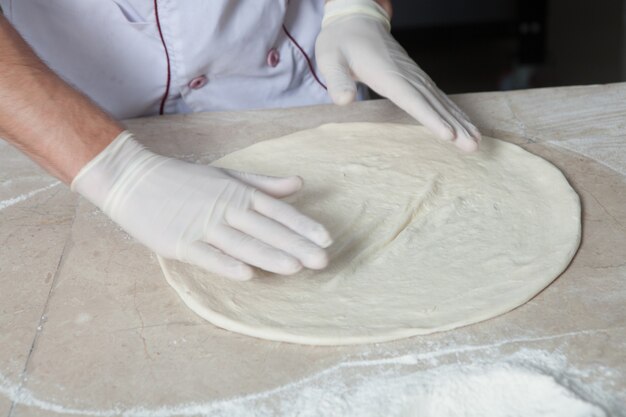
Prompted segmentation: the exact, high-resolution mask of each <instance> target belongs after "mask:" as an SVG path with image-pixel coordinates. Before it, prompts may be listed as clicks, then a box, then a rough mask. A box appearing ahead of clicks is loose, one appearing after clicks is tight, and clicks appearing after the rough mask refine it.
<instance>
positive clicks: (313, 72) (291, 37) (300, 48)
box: [155, 0, 327, 90]
mask: <svg viewBox="0 0 626 417" xmlns="http://www.w3.org/2000/svg"><path fill="white" fill-rule="evenodd" d="M155 1H156V0H155ZM283 31H284V32H285V35H287V37H288V38H289V40H290V41H291V42H293V44H294V45H296V48H298V49H299V50H300V52H301V53H302V55H303V56H304V59H306V63H307V64H308V65H309V71H311V74H313V77H314V78H315V81H317V83H318V84H319V85H321V86H322V88H323V89H324V90H327V88H326V85H324V83H323V82H322V81H320V79H319V77H318V76H317V74H316V73H315V68H313V63H312V62H311V58H309V56H308V55H307V53H306V52H304V49H302V47H301V46H300V44H298V42H297V41H296V40H295V39H294V38H293V36H291V33H289V31H288V30H287V28H286V27H285V25H283Z"/></svg>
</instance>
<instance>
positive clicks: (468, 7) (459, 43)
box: [392, 0, 626, 93]
mask: <svg viewBox="0 0 626 417" xmlns="http://www.w3.org/2000/svg"><path fill="white" fill-rule="evenodd" d="M393 5H394V17H393V20H392V26H393V34H394V36H395V37H396V38H397V39H398V41H399V42H400V43H401V44H402V45H403V46H404V47H405V48H406V49H407V51H408V52H409V54H410V55H411V56H412V57H413V59H415V61H416V62H417V63H418V64H419V65H420V66H421V67H422V68H423V69H424V70H425V71H426V72H427V73H428V74H429V75H430V76H431V77H432V78H433V79H434V80H435V82H436V83H437V84H438V85H439V86H440V87H441V88H442V89H443V90H444V91H446V92H447V93H464V92H475V91H492V90H510V89H519V88H532V87H548V86H560V85H574V84H596V83H610V82H618V81H626V0H393Z"/></svg>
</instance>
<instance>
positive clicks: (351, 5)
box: [322, 0, 391, 30]
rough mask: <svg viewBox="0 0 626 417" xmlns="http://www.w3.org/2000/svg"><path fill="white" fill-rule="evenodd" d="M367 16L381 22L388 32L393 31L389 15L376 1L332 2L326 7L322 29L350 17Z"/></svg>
mask: <svg viewBox="0 0 626 417" xmlns="http://www.w3.org/2000/svg"><path fill="white" fill-rule="evenodd" d="M354 15H365V16H369V17H371V18H374V19H377V20H380V21H381V22H382V23H383V24H384V25H385V26H386V27H387V30H391V23H390V19H389V15H388V14H387V12H386V11H385V9H384V8H383V7H382V6H381V5H380V4H378V3H376V2H375V1H374V0H332V1H329V2H327V3H326V5H325V6H324V19H323V20H322V28H323V27H325V26H327V25H329V24H330V23H333V22H334V21H336V20H338V19H340V18H343V17H348V16H354Z"/></svg>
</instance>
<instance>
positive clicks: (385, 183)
mask: <svg viewBox="0 0 626 417" xmlns="http://www.w3.org/2000/svg"><path fill="white" fill-rule="evenodd" d="M215 165H217V166H221V167H228V168H233V169H238V170H242V171H249V172H257V173H263V174H269V175H292V174H298V175H300V176H301V177H302V178H304V181H305V187H304V189H303V190H302V191H300V192H299V193H298V194H297V195H296V196H294V197H293V198H292V199H291V200H289V202H290V203H292V204H294V205H295V206H296V207H298V208H299V209H300V210H301V211H302V212H304V213H306V214H307V215H309V216H311V217H313V218H315V219H317V220H319V221H321V222H322V223H323V224H325V225H326V226H327V228H328V230H329V231H330V232H331V234H332V236H333V238H334V242H335V243H334V244H333V246H331V247H330V249H329V253H330V257H331V262H330V265H329V267H328V268H327V269H325V270H323V271H317V272H316V271H311V270H305V271H302V272H300V273H299V274H297V275H294V276H289V277H283V276H278V275H273V274H269V273H263V272H260V271H259V273H258V274H257V277H256V278H254V279H253V280H251V281H247V282H236V281H231V280H228V279H225V278H222V277H219V276H216V275H213V274H210V273H207V272H204V271H202V270H200V269H199V268H196V267H193V266H191V265H187V264H184V263H181V262H177V261H172V260H166V259H159V261H160V263H161V266H162V268H163V271H164V273H165V276H166V278H167V281H168V282H169V283H170V285H171V286H172V287H173V288H174V289H175V290H176V291H177V292H178V294H179V295H180V297H181V298H182V299H183V301H184V302H185V303H186V304H187V305H188V306H189V307H190V308H191V309H192V310H193V311H195V312H196V313H197V314H199V315H200V316H202V317H204V318H205V319H206V320H208V321H210V322H211V323H213V324H215V325H217V326H219V327H222V328H224V329H228V330H231V331H234V332H239V333H243V334H246V335H250V336H256V337H260V338H263V339H270V340H278V341H286V342H294V343H302V344H313V345H342V344H353V343H368V342H382V341H388V340H393V339H399V338H404V337H408V336H413V335H419V334H428V333H432V332H436V331H442V330H447V329H453V328H455V327H459V326H463V325H467V324H470V323H476V322H479V321H481V320H486V319H489V318H492V317H495V316H497V315H500V314H503V313H506V312H508V311H510V310H512V309H514V308H515V307H518V306H520V305H522V304H524V303H525V302H527V301H528V300H529V299H531V298H532V297H533V296H535V295H536V294H537V293H539V292H540V291H541V290H542V289H543V288H545V287H546V286H547V285H548V284H549V283H550V282H551V281H552V280H554V279H555V278H556V277H557V276H558V275H559V274H560V273H561V272H562V271H563V270H564V269H565V268H566V267H567V265H568V264H569V262H570V260H571V259H572V257H573V255H574V253H575V252H576V249H577V248H578V245H579V242H580V232H581V224H580V202H579V198H578V195H577V194H576V193H575V192H574V190H573V189H572V188H571V187H570V185H569V184H568V182H567V180H566V179H565V178H564V177H563V175H562V174H561V172H560V171H559V170H558V169H557V168H555V167H554V166H553V165H551V164H550V163H548V162H547V161H545V160H543V159H541V158H539V157H537V156H534V155H532V154H530V153H528V152H526V151H524V150H523V149H521V148H519V147H518V146H515V145H512V144H509V143H506V142H503V141H500V140H497V139H491V138H484V139H483V141H482V144H481V149H480V151H479V152H476V153H471V154H468V153H464V152H462V151H459V150H458V149H456V148H455V147H454V146H453V145H452V144H451V143H445V142H441V141H439V140H437V139H435V138H434V137H432V135H431V134H430V133H428V131H427V130H426V129H425V128H423V127H419V126H412V125H398V124H368V123H347V124H331V125H324V126H321V127H319V128H317V129H312V130H307V131H301V132H297V133H295V134H292V135H289V136H285V137H282V138H278V139H274V140H268V141H265V142H261V143H258V144H255V145H253V146H250V147H248V148H246V149H243V150H240V151H237V152H234V153H232V154H230V155H227V156H226V157H224V158H222V159H220V160H219V161H217V162H215Z"/></svg>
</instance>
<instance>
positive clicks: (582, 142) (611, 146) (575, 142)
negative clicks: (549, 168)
mask: <svg viewBox="0 0 626 417" xmlns="http://www.w3.org/2000/svg"><path fill="white" fill-rule="evenodd" d="M547 143H549V144H552V145H555V146H559V147H561V148H565V149H567V150H570V151H572V152H576V153H578V154H580V155H583V156H586V157H587V158H591V159H593V160H594V161H596V162H599V163H601V164H602V165H604V166H606V167H608V168H610V169H612V170H614V171H615V172H618V173H620V174H622V176H624V177H626V153H625V152H624V139H623V138H622V137H584V138H572V139H566V140H558V141H556V140H554V141H548V142H547Z"/></svg>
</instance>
